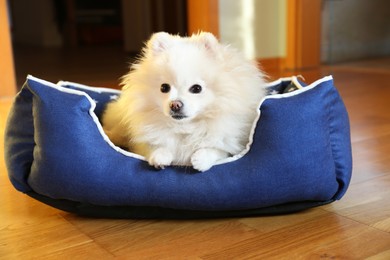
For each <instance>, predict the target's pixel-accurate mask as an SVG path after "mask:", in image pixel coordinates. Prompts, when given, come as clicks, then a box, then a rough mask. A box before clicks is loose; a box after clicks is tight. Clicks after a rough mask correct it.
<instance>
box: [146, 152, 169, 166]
mask: <svg viewBox="0 0 390 260" xmlns="http://www.w3.org/2000/svg"><path fill="white" fill-rule="evenodd" d="M172 160H173V155H172V153H171V152H170V151H168V150H167V149H165V148H158V149H156V150H154V151H153V152H152V153H151V154H150V156H149V159H148V162H149V164H150V165H151V166H154V167H155V168H157V169H164V167H165V166H168V165H171V163H172Z"/></svg>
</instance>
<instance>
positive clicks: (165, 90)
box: [160, 83, 171, 93]
mask: <svg viewBox="0 0 390 260" xmlns="http://www.w3.org/2000/svg"><path fill="white" fill-rule="evenodd" d="M160 90H161V92H162V93H168V92H169V91H170V90H171V86H169V84H168V83H163V84H161V88H160Z"/></svg>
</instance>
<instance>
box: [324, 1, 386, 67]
mask: <svg viewBox="0 0 390 260" xmlns="http://www.w3.org/2000/svg"><path fill="white" fill-rule="evenodd" d="M389 17H390V1H388V0H342V1H329V0H328V1H324V5H323V14H322V48H321V49H322V54H321V56H322V61H323V62H326V63H335V62H342V61H348V60H354V59H361V58H372V57H377V56H383V55H390V19H389Z"/></svg>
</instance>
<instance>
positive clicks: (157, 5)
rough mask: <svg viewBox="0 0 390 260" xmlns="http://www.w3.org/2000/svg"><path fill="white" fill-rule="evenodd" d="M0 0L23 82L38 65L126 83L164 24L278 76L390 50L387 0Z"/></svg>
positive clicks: (49, 73)
mask: <svg viewBox="0 0 390 260" xmlns="http://www.w3.org/2000/svg"><path fill="white" fill-rule="evenodd" d="M1 2H2V6H1V7H0V8H2V9H6V11H5V12H4V13H6V15H8V19H7V20H2V23H3V24H4V21H5V22H6V23H7V25H6V27H7V28H8V30H9V39H10V41H9V42H10V45H11V52H12V55H11V58H10V59H11V60H13V61H11V62H13V64H14V72H12V71H11V72H9V74H10V75H12V73H14V74H13V75H15V77H14V78H16V83H15V84H16V85H17V86H18V87H20V86H21V85H22V84H23V82H24V80H25V77H26V75H27V74H32V75H34V76H37V77H42V78H44V79H47V80H50V81H54V82H56V81H58V80H68V81H75V82H79V83H83V84H88V85H94V86H104V87H114V88H117V87H118V78H119V77H120V76H121V75H123V74H124V73H126V72H127V70H128V66H129V63H130V62H131V61H132V60H133V59H134V57H136V56H137V54H139V52H140V50H141V48H142V46H143V42H144V41H145V40H147V39H148V38H149V37H150V35H151V34H152V33H153V32H157V31H167V32H170V33H174V34H180V35H190V34H191V33H193V32H197V31H199V30H205V31H211V32H213V33H214V34H215V35H217V36H218V37H219V38H220V40H221V42H224V43H229V44H231V45H233V46H235V47H236V48H238V49H240V50H241V51H242V52H243V53H244V54H245V55H246V56H247V57H248V58H251V59H256V60H257V61H259V62H260V63H261V64H262V67H263V69H264V70H265V71H266V72H267V73H268V74H269V75H270V77H271V78H277V77H279V76H283V75H293V74H296V73H298V72H299V73H301V74H305V73H306V74H308V75H310V73H312V72H313V70H315V71H317V73H316V75H315V76H313V78H314V77H317V76H318V75H317V74H318V68H320V67H321V66H324V65H335V64H342V63H347V62H351V61H357V60H367V59H374V58H375V59H377V58H381V57H388V56H389V55H390V18H389V17H390V1H388V0H111V1H107V0H35V1H31V0H29V1H25V0H8V1H6V0H2V1H1ZM3 11H4V10H3ZM3 27H4V26H3ZM2 31H3V33H7V32H4V30H2ZM0 38H3V40H2V41H5V40H4V39H5V38H4V37H2V36H1V35H0ZM5 44H7V42H6V43H5ZM2 45H3V42H2ZM4 46H5V45H4ZM4 46H3V47H2V49H4V48H5V47H4ZM3 52H4V50H3ZM1 63H3V65H2V66H3V67H4V66H8V67H9V65H4V64H5V60H3V62H1ZM7 64H12V63H7ZM10 85H12V83H11V84H10ZM11 88H12V87H11ZM3 92H4V91H3ZM11 92H12V91H11Z"/></svg>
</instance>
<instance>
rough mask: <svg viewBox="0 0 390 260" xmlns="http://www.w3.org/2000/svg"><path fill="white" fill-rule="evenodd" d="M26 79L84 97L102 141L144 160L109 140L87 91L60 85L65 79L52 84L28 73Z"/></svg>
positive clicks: (117, 149)
mask: <svg viewBox="0 0 390 260" xmlns="http://www.w3.org/2000/svg"><path fill="white" fill-rule="evenodd" d="M27 79H29V80H32V81H36V82H39V83H42V84H43V85H45V86H48V87H51V88H54V89H56V90H58V91H61V92H64V93H68V94H75V95H79V96H84V97H86V98H87V99H88V100H89V102H90V103H91V108H90V109H89V115H90V116H91V117H92V120H93V121H94V123H95V124H96V126H97V128H98V131H99V132H100V134H101V135H102V137H103V139H104V141H105V142H106V143H108V144H109V146H110V147H111V148H113V149H114V150H115V151H117V152H119V153H121V154H123V155H125V156H127V157H131V158H135V159H139V160H143V161H146V159H145V157H143V156H141V155H139V154H135V153H132V152H129V151H126V150H123V149H122V148H120V147H118V146H116V145H115V144H114V143H113V142H111V140H110V139H109V138H108V136H107V135H106V133H105V132H104V131H103V126H102V124H101V123H100V121H99V119H98V117H97V116H96V114H95V108H96V102H95V101H94V100H93V99H92V98H91V97H90V96H89V95H88V94H87V93H85V92H83V91H81V90H75V89H69V88H66V87H63V86H62V85H64V84H63V82H65V81H62V82H61V83H60V84H54V83H52V82H49V81H46V80H43V79H39V78H36V77H34V76H31V75H28V76H27ZM71 84H73V83H71ZM79 86H82V88H83V89H89V90H92V91H93V89H97V88H93V87H87V86H83V85H81V84H79ZM79 86H78V87H79ZM106 90H108V91H105V90H103V92H111V90H110V89H106Z"/></svg>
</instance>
